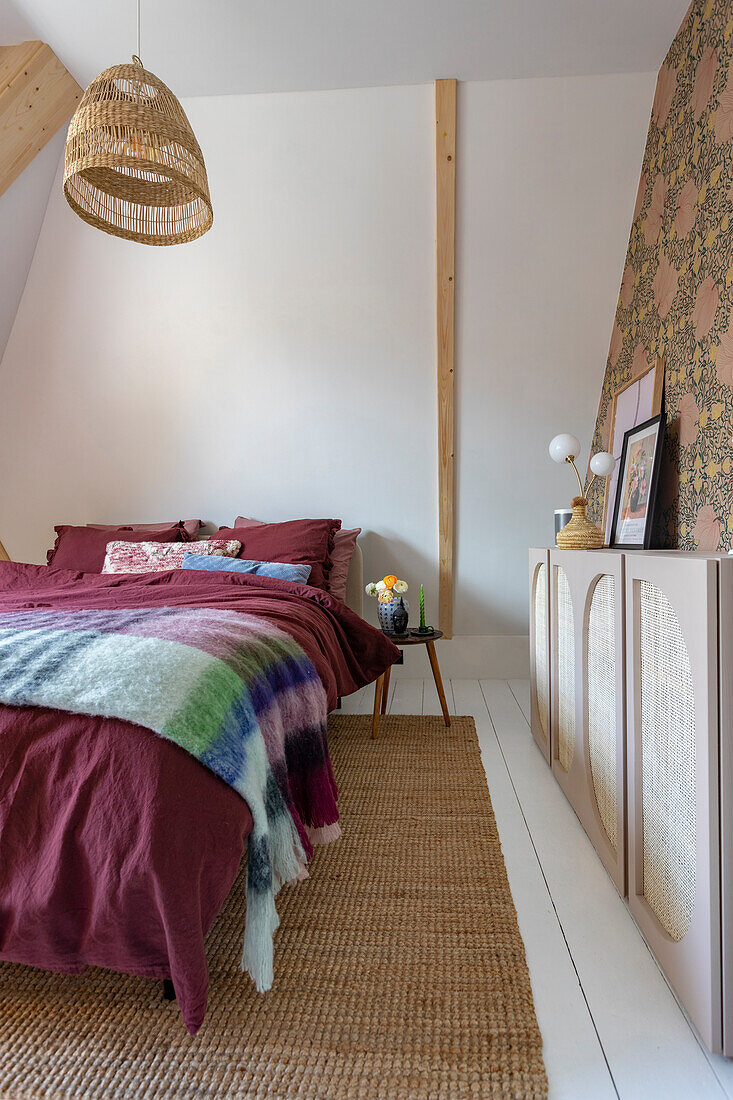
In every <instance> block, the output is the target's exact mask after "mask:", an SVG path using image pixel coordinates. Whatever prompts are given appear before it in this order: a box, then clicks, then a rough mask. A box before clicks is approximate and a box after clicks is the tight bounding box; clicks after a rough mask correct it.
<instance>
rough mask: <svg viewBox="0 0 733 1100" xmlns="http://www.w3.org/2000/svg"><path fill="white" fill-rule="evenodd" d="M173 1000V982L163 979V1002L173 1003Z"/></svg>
mask: <svg viewBox="0 0 733 1100" xmlns="http://www.w3.org/2000/svg"><path fill="white" fill-rule="evenodd" d="M175 999H176V991H175V989H174V988H173V982H172V981H171V980H170V978H163V1000H164V1001H175Z"/></svg>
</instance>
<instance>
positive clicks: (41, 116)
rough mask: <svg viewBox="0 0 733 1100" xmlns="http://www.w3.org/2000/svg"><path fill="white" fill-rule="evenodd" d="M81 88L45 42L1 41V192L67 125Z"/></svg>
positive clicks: (0, 193)
mask: <svg viewBox="0 0 733 1100" xmlns="http://www.w3.org/2000/svg"><path fill="white" fill-rule="evenodd" d="M81 94H82V89H81V88H80V87H79V85H78V84H77V82H76V81H75V80H74V78H73V76H72V75H71V73H69V72H68V70H67V69H65V68H64V66H63V65H62V64H61V62H60V61H59V59H58V58H57V57H56V54H55V53H54V52H53V50H52V49H51V47H50V46H47V45H46V44H45V43H44V42H23V43H21V44H20V45H19V46H0V195H2V193H3V192H4V191H6V190H7V189H8V187H10V184H11V183H12V182H13V180H14V179H16V178H17V177H18V176H19V175H20V173H21V172H22V171H23V169H24V168H26V167H27V166H28V165H29V164H30V162H31V161H32V160H33V158H34V157H35V155H36V153H39V152H40V151H41V149H42V148H43V147H44V145H45V144H46V142H48V141H50V140H51V138H52V137H53V135H54V134H55V133H56V131H57V130H58V129H59V127H61V126H63V124H64V123H65V122H66V120H67V119H68V118H69V117H70V116H71V114H72V113H73V111H74V110H75V108H76V105H77V103H78V102H79V100H80V98H81Z"/></svg>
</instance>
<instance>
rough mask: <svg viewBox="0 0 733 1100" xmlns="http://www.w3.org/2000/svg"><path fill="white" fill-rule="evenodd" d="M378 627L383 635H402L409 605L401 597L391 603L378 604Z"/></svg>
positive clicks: (407, 620)
mask: <svg viewBox="0 0 733 1100" xmlns="http://www.w3.org/2000/svg"><path fill="white" fill-rule="evenodd" d="M377 614H378V615H379V625H380V627H381V629H382V631H383V633H384V634H404V633H405V632H406V631H407V623H408V622H409V618H410V605H409V604H408V602H407V600H406V599H404V597H403V596H396V597H395V598H394V599H393V600H392V602H391V603H378V604H377Z"/></svg>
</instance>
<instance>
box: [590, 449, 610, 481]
mask: <svg viewBox="0 0 733 1100" xmlns="http://www.w3.org/2000/svg"><path fill="white" fill-rule="evenodd" d="M615 465H616V459H615V458H614V457H613V455H612V454H609V453H608V451H599V452H598V454H597V455H593V458H592V459H591V460H590V469H591V473H592V474H595V475H596V477H608V476H609V475H610V474H612V473H613V468H614V466H615Z"/></svg>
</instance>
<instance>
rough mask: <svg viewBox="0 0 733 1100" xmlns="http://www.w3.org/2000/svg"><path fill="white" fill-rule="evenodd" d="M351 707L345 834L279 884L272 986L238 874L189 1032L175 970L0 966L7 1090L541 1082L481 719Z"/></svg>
mask: <svg viewBox="0 0 733 1100" xmlns="http://www.w3.org/2000/svg"><path fill="white" fill-rule="evenodd" d="M370 724H371V720H370V718H368V717H362V716H361V715H360V716H353V717H352V716H337V717H335V718H333V719H332V721H331V723H330V727H329V729H330V737H331V751H332V755H333V760H334V766H335V770H336V776H337V780H338V782H339V786H340V790H341V802H340V804H341V810H342V822H343V826H344V836H343V838H342V839H341V840H340V841H338V842H337V843H336V844H333V845H330V846H328V847H325V848H322V849H320V850H319V851H318V853H317V854H316V857H315V859H314V861H313V864H312V865H311V878H310V880H309V881H307V882H305V883H302V884H301V885H299V886H297V887H286V888H285V889H283V890H282V892H281V893H280V895H279V898H278V908H279V911H280V916H281V919H282V924H281V927H280V930H279V931H278V933H277V935H276V939H275V960H276V962H275V984H274V988H273V989H272V991H271V992H270V993H268V994H266V995H264V996H260V995H258V994H257V993H256V992H255V991H254V989H253V987H252V984H251V982H250V980H249V978H247V977H246V975H243V974H242V973H241V972H240V970H239V959H240V953H241V946H242V928H243V925H244V906H245V902H244V878H243V876H241V875H240V878H239V879H238V881H237V883H236V885H235V887H234V888H233V890H232V892H231V894H230V896H229V899H228V901H227V903H226V905H225V907H224V910H223V911H222V913H221V915H220V917H219V918H218V920H217V922H216V924H215V926H214V928H213V929H212V932H211V935H210V940H209V945H208V957H209V966H210V971H211V989H210V992H209V1008H208V1014H207V1017H206V1020H205V1022H204V1025H203V1027H202V1029H201V1031H200V1032H199V1034H198V1035H197V1036H195V1037H194V1038H191V1037H190V1036H189V1035H188V1033H187V1031H186V1030H185V1028H184V1026H183V1024H182V1022H181V1018H180V1015H179V1013H178V1009H177V1007H176V1005H175V1004H174V1003H166V1002H165V1001H163V1000H162V996H161V984H160V983H159V982H153V981H149V980H147V979H142V978H133V977H128V976H125V975H120V974H115V973H112V972H110V971H103V970H97V969H89V970H87V971H86V973H85V974H84V975H82V976H81V977H78V978H74V977H68V976H63V975H58V974H51V973H46V972H44V971H39V970H34V969H32V968H30V967H22V966H16V965H12V964H9V963H2V964H0V1095H2V1096H3V1097H12V1098H19V1100H24V1098H30V1097H33V1098H41V1097H42V1098H54V1100H57V1098H58V1100H60V1098H62V1097H83V1098H85V1100H86V1098H98V1097H99V1098H104V1100H117V1098H128V1097H144V1098H146V1100H147V1098H148V1097H154V1098H159V1097H160V1098H163V1097H165V1098H167V1097H176V1098H178V1097H191V1098H192V1100H193V1098H196V1100H199V1098H206V1097H282V1098H284V1100H285V1098H287V1100H290V1098H295V1097H297V1098H298V1100H372V1098H381V1097H384V1098H386V1100H423V1098H424V1100H441V1098H443V1097H445V1098H451V1100H452V1098H454V1097H455V1098H463V1097H493V1098H498V1097H501V1098H504V1097H512V1098H529V1097H531V1098H544V1097H546V1096H547V1079H546V1076H545V1069H544V1065H543V1061H542V1039H541V1036H540V1032H539V1028H538V1026H537V1020H536V1017H535V1011H534V1004H533V1001H532V991H531V988H530V983H529V974H528V971H527V965H526V962H525V956H524V945H523V943H522V939H521V936H520V934H519V929H518V927H517V917H516V912H515V909H514V904H513V902H512V897H511V894H510V892H509V885H508V882H507V877H506V872H505V869H504V861H503V858H502V854H501V847H500V845H499V837H498V834H497V831H496V824H495V821H494V815H493V812H492V809H491V803H490V801H489V796H488V791H487V789H486V780H485V777H484V774H483V770H482V767H481V760H480V756H479V748H478V742H477V738H476V731H475V728H474V723H473V719H471V718H457V719H454V720H453V725H452V726H451V728H450V729H446V728H445V727H444V725H443V723H442V720H441V719H439V718H430V717H417V716H414V717H413V716H405V717H403V716H391V717H389V716H388V717H386V718H384V719H383V720H382V723H381V727H380V737H379V740H378V741H377V742H374V741H372V740H371V739H370V736H369V733H370Z"/></svg>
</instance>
